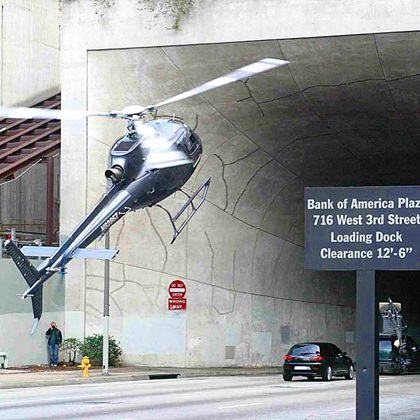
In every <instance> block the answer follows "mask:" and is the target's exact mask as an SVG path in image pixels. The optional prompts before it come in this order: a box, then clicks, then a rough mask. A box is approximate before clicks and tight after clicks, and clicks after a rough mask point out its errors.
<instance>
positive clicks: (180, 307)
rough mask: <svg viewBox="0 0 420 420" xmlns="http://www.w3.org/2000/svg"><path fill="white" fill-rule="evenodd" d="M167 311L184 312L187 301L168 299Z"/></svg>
mask: <svg viewBox="0 0 420 420" xmlns="http://www.w3.org/2000/svg"><path fill="white" fill-rule="evenodd" d="M168 310H169V311H185V310H187V299H168Z"/></svg>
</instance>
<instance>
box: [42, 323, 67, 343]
mask: <svg viewBox="0 0 420 420" xmlns="http://www.w3.org/2000/svg"><path fill="white" fill-rule="evenodd" d="M45 334H46V336H47V337H48V345H49V346H51V345H53V344H61V343H62V341H63V336H62V335H61V331H60V330H59V329H58V328H55V327H54V328H49V329H48V330H47V332H46V333H45Z"/></svg>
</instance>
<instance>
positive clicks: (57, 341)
mask: <svg viewBox="0 0 420 420" xmlns="http://www.w3.org/2000/svg"><path fill="white" fill-rule="evenodd" d="M45 334H46V336H47V338H48V356H49V359H50V366H54V367H56V366H57V365H58V348H59V346H60V345H61V342H62V341H63V336H62V335H61V331H60V330H59V329H58V328H57V324H56V323H55V322H51V327H50V328H48V330H47V332H46V333H45Z"/></svg>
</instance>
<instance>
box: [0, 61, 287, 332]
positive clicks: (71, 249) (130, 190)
mask: <svg viewBox="0 0 420 420" xmlns="http://www.w3.org/2000/svg"><path fill="white" fill-rule="evenodd" d="M286 64H289V62H288V61H285V60H279V59H275V58H264V59H261V60H259V61H256V62H254V63H251V64H248V65H246V66H244V67H241V68H239V69H237V70H234V71H233V72H231V73H229V74H227V75H225V76H222V77H219V78H216V79H214V80H211V81H209V82H206V83H204V84H202V85H199V86H198V87H195V88H193V89H190V90H188V91H186V92H183V93H180V94H178V95H176V96H173V97H171V98H169V99H166V100H164V101H162V102H159V103H157V104H155V105H149V106H146V107H142V106H138V105H134V106H128V107H125V108H124V109H122V110H121V111H110V112H96V111H76V110H59V109H57V110H55V109H42V108H24V107H19V108H11V107H0V117H3V118H29V119H58V120H71V119H82V118H87V117H92V116H96V117H107V118H118V119H125V120H127V133H126V134H125V135H124V136H122V137H121V138H119V139H117V140H116V141H115V143H114V144H113V146H112V147H111V149H110V152H109V167H108V169H106V171H105V178H106V179H107V180H108V188H107V191H106V193H105V194H104V195H103V197H102V198H101V199H100V200H99V201H98V203H97V204H96V205H95V206H94V208H93V209H92V210H91V211H90V212H89V213H88V214H87V215H86V216H85V218H84V219H83V220H82V221H81V222H80V223H79V225H78V226H77V227H76V228H74V230H73V231H72V232H71V233H70V235H69V236H68V238H67V239H66V240H65V241H64V242H63V243H62V244H61V245H60V246H59V247H44V246H24V247H22V248H21V249H19V248H18V246H17V245H16V244H15V243H14V242H13V241H12V240H7V241H6V242H5V248H6V250H7V253H8V254H9V256H10V257H11V258H12V259H13V261H14V263H15V264H16V266H17V268H18V269H19V271H20V272H21V274H22V275H23V277H24V279H25V281H26V283H27V284H28V286H29V287H28V288H27V289H26V290H25V291H24V292H23V293H22V294H21V295H19V296H20V297H21V298H22V299H26V298H28V297H31V299H32V309H33V315H34V319H35V323H34V326H33V328H32V331H31V334H33V333H34V331H35V330H36V327H37V326H38V324H39V321H40V319H41V316H42V287H43V284H44V283H45V282H46V281H47V280H48V279H49V278H50V277H51V276H53V275H54V274H55V273H57V272H58V273H65V269H66V265H67V263H68V262H69V261H70V260H71V259H73V258H97V259H112V258H114V257H115V255H116V254H117V253H118V250H112V249H90V248H89V249H88V248H86V247H87V246H88V245H89V244H91V243H92V242H93V241H94V240H96V239H100V238H101V237H103V236H104V235H105V234H106V233H107V232H108V230H109V229H110V227H111V226H112V225H113V224H114V223H116V222H117V221H118V220H120V219H121V218H122V217H123V216H125V215H126V214H127V213H129V212H132V211H136V210H139V209H142V208H145V207H151V206H158V207H160V208H162V209H163V210H164V211H165V212H166V213H167V214H168V216H169V220H170V222H171V224H172V227H173V230H174V235H173V238H172V241H171V243H173V242H174V241H175V240H176V238H177V237H178V235H179V234H180V233H181V231H182V230H183V229H184V228H185V226H186V225H187V223H188V222H189V221H190V220H191V218H192V217H193V216H194V214H196V212H197V211H198V209H199V208H200V207H201V205H202V204H203V202H204V201H205V199H206V195H207V192H208V189H209V186H210V181H211V179H210V178H208V179H207V180H206V181H205V182H204V183H203V184H202V185H201V186H200V187H199V188H198V189H197V190H196V191H194V192H193V193H192V194H188V193H187V192H186V191H184V190H183V189H182V187H183V185H184V184H185V183H186V182H187V181H188V179H189V178H190V177H191V175H192V174H193V173H194V171H195V170H196V168H197V165H198V164H199V162H200V159H201V155H202V153H203V146H202V141H201V138H200V136H199V135H198V134H197V133H196V132H195V131H194V129H192V128H190V127H189V126H188V125H187V124H185V123H184V122H183V120H182V119H180V118H176V117H158V116H157V110H158V109H159V108H160V107H162V106H164V105H168V104H171V103H174V102H177V101H181V100H183V99H187V98H190V97H192V96H195V95H198V94H201V93H204V92H207V91H209V90H212V89H215V88H219V87H222V86H225V85H227V84H229V83H232V82H235V81H238V80H242V79H248V78H249V77H251V76H254V75H256V74H259V73H262V72H265V71H268V70H272V69H274V68H276V67H279V66H284V65H286ZM146 117H148V119H147V118H146ZM176 191H181V192H182V193H183V194H185V196H186V197H187V201H186V202H185V204H184V205H183V206H182V207H181V208H180V209H179V211H178V212H177V213H176V215H175V216H172V215H171V213H170V212H169V211H168V210H167V209H166V208H165V207H163V206H162V205H161V204H159V203H160V202H161V201H163V200H164V199H165V198H167V197H169V196H170V195H172V194H174V193H175V192H176ZM188 210H189V213H188ZM182 217H185V219H182ZM180 218H181V219H180ZM180 220H181V222H180ZM177 222H179V226H177ZM27 257H44V258H45V259H44V260H43V262H42V263H41V264H40V265H39V266H38V267H36V268H35V267H34V266H33V265H32V264H31V262H30V261H29V260H28V258H27Z"/></svg>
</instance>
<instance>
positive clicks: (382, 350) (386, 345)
mask: <svg viewBox="0 0 420 420" xmlns="http://www.w3.org/2000/svg"><path fill="white" fill-rule="evenodd" d="M391 358H392V343H391V340H379V360H387V359H391Z"/></svg>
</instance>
